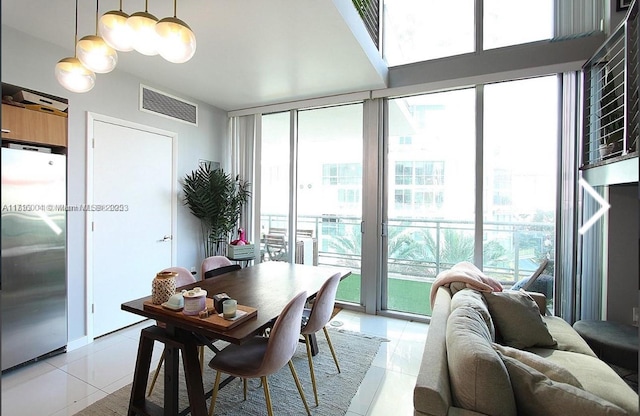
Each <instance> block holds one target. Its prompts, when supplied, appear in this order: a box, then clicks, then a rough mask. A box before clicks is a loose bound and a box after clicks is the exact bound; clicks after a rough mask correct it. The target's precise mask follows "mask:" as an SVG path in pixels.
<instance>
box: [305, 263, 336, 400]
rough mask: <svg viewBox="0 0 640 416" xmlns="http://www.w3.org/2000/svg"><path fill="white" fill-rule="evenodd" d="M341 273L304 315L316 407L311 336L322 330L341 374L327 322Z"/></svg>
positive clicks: (330, 281) (323, 287) (325, 285)
mask: <svg viewBox="0 0 640 416" xmlns="http://www.w3.org/2000/svg"><path fill="white" fill-rule="evenodd" d="M340 276H341V274H340V273H336V274H334V275H333V276H331V277H330V278H329V279H328V280H327V281H326V282H324V284H323V285H322V287H321V288H320V290H319V291H318V294H317V295H316V297H315V299H314V301H313V307H312V308H311V309H308V308H305V309H304V311H303V313H302V328H301V329H300V333H301V334H302V335H303V336H304V341H305V344H307V358H308V360H309V373H310V374H311V384H312V385H313V395H314V397H315V399H316V406H317V405H318V388H317V386H316V375H315V372H314V371H313V357H312V355H311V341H310V336H311V334H315V333H316V332H318V331H320V329H322V330H323V331H324V336H325V337H326V338H327V343H328V344H329V349H330V350H331V355H332V356H333V361H334V362H335V363H336V367H337V368H338V373H339V372H340V364H338V358H337V357H336V352H335V350H334V349H333V344H332V343H331V338H330V337H329V331H327V328H326V325H327V322H329V320H330V319H331V315H332V314H333V308H334V304H335V302H336V292H337V291H338V284H339V283H340Z"/></svg>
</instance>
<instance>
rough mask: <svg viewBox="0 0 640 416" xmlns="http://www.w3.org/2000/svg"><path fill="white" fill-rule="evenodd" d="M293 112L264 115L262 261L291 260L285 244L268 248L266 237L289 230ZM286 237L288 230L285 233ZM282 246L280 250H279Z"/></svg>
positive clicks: (261, 208) (261, 205)
mask: <svg viewBox="0 0 640 416" xmlns="http://www.w3.org/2000/svg"><path fill="white" fill-rule="evenodd" d="M289 117H290V115H289V112H288V111H287V112H284V113H275V114H267V115H263V116H262V138H261V141H262V143H261V148H262V159H261V161H260V165H261V173H260V178H261V181H262V183H261V188H262V198H261V199H260V213H261V219H260V235H261V241H262V243H261V245H262V250H261V251H262V260H270V259H271V258H274V259H275V258H276V257H277V258H278V259H279V260H285V261H286V260H288V258H289V253H288V251H286V246H284V239H283V240H282V244H283V245H282V246H281V247H278V248H276V247H274V248H273V250H271V247H269V249H270V250H267V247H266V245H265V244H266V243H265V238H266V236H268V235H269V234H270V233H272V232H273V231H274V230H286V229H287V227H288V224H289V201H290V195H291V192H290V191H289V175H290V168H289V166H290V154H291V153H290V142H291V134H290V131H291V128H290V121H289V120H290V118H289ZM282 235H283V236H284V233H282ZM278 249H279V250H278Z"/></svg>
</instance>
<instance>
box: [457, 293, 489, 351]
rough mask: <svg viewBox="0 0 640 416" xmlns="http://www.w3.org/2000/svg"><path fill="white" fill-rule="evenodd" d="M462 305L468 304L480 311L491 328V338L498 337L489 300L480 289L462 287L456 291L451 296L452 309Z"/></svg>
mask: <svg viewBox="0 0 640 416" xmlns="http://www.w3.org/2000/svg"><path fill="white" fill-rule="evenodd" d="M461 306H468V307H470V308H473V309H475V310H476V311H478V313H480V316H482V318H483V319H484V322H485V324H486V325H487V328H488V329H489V334H491V339H492V340H495V339H496V330H495V327H494V325H493V320H492V319H491V314H490V313H489V308H488V307H487V301H486V300H484V297H482V294H481V293H480V292H479V291H477V290H474V289H462V290H460V291H458V292H456V294H455V295H453V297H452V298H451V310H452V311H453V310H454V309H457V308H459V307H461Z"/></svg>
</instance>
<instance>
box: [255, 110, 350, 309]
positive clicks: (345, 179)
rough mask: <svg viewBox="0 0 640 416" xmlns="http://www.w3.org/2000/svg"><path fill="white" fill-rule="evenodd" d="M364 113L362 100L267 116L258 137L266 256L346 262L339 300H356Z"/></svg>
mask: <svg viewBox="0 0 640 416" xmlns="http://www.w3.org/2000/svg"><path fill="white" fill-rule="evenodd" d="M362 118H363V113H362V103H357V104H348V105H339V106H332V107H324V108H315V109H309V110H296V111H290V112H286V113H277V114H269V115H263V116H262V139H261V140H262V142H261V148H262V157H261V166H262V171H261V181H262V183H261V189H262V198H261V203H260V213H261V231H262V235H263V238H262V246H263V250H262V251H263V256H262V261H293V262H295V263H300V264H308V265H316V266H338V267H342V268H346V269H348V270H349V271H351V276H349V277H347V278H346V279H345V280H343V281H342V282H341V283H340V286H339V288H338V294H337V299H339V300H341V301H345V302H350V303H355V304H358V305H359V304H360V303H361V299H360V297H361V296H360V293H361V290H360V289H361V273H360V265H361V255H362V250H361V241H362V238H361V222H362V159H363V154H362V151H363V145H362V143H363V133H362ZM292 128H293V129H294V130H295V131H292ZM292 154H293V155H294V158H292V157H291V155H292ZM292 166H294V167H295V168H292ZM292 184H295V189H292V187H291V186H292ZM291 198H295V199H294V200H293V204H292V203H291V202H292V199H291ZM294 207H295V217H291V215H292V210H293V209H294ZM290 218H294V221H293V222H292V223H291V222H290ZM292 230H295V232H293V231H292ZM292 234H293V235H295V237H292ZM290 245H291V246H292V247H290ZM282 252H286V255H284V256H283V255H281V253H282Z"/></svg>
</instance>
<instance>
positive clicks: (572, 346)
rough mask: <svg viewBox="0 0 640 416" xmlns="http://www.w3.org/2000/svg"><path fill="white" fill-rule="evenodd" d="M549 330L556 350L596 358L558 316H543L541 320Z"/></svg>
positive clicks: (579, 337)
mask: <svg viewBox="0 0 640 416" xmlns="http://www.w3.org/2000/svg"><path fill="white" fill-rule="evenodd" d="M542 319H543V320H544V322H545V324H546V325H547V329H549V333H550V334H551V336H552V337H553V339H555V340H556V341H557V343H558V345H556V347H555V348H556V349H558V350H562V351H573V352H579V353H580V354H586V355H590V356H592V357H597V355H596V354H595V353H594V352H593V350H592V349H591V347H589V344H587V342H586V341H585V340H584V339H583V338H582V337H581V336H580V334H578V333H577V332H576V330H575V329H573V327H572V326H571V325H569V323H568V322H567V321H565V320H564V319H562V318H560V317H558V316H545V317H543V318H542Z"/></svg>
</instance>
